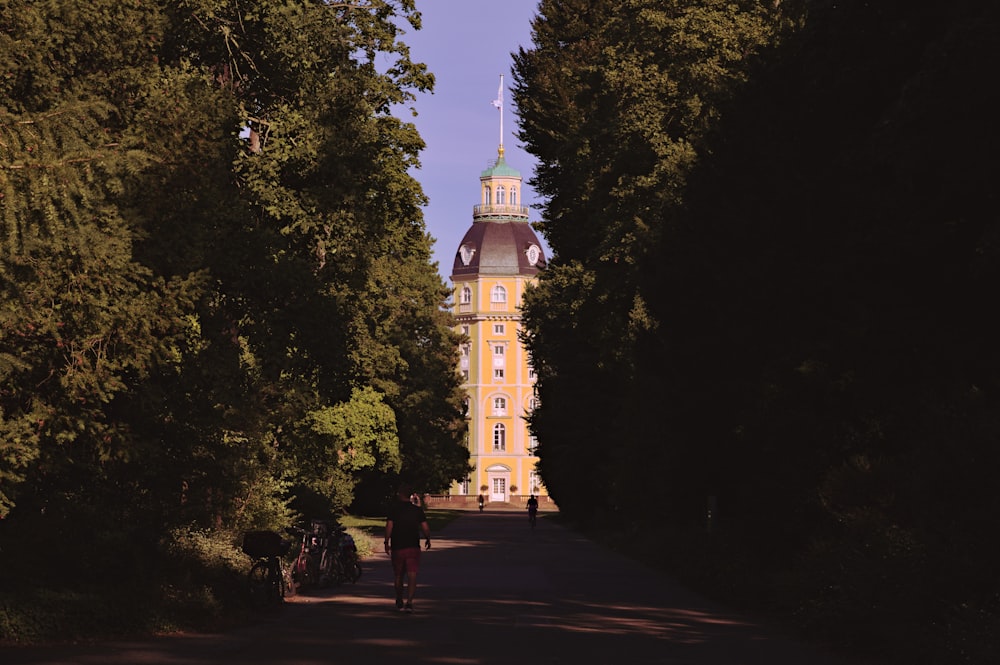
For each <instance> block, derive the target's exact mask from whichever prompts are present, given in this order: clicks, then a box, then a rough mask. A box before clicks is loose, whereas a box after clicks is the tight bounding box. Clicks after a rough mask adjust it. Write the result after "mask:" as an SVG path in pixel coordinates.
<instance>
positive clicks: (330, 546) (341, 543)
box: [290, 519, 361, 588]
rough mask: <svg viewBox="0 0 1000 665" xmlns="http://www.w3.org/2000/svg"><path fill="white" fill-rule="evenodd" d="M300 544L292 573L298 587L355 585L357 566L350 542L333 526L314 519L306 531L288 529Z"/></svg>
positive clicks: (353, 548) (355, 552)
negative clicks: (299, 540)
mask: <svg viewBox="0 0 1000 665" xmlns="http://www.w3.org/2000/svg"><path fill="white" fill-rule="evenodd" d="M290 532H293V533H296V534H298V535H299V536H300V537H301V540H302V544H301V547H300V549H299V555H298V558H297V559H296V561H295V565H294V567H293V570H292V575H293V579H294V581H295V582H297V583H298V584H299V585H300V587H313V588H325V587H329V586H334V585H338V584H343V583H344V582H352V583H353V582H357V581H358V579H359V578H360V577H361V562H360V561H359V559H358V550H357V547H356V545H355V543H354V539H353V538H352V537H351V535H350V534H349V533H347V531H346V530H345V529H344V527H342V526H341V525H340V524H337V523H336V522H332V523H331V522H329V521H327V520H317V519H314V520H312V521H311V522H310V523H309V528H308V529H301V528H296V529H291V530H290Z"/></svg>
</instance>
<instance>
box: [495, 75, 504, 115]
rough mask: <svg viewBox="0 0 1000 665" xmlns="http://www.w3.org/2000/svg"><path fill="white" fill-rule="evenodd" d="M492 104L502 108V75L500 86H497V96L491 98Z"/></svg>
mask: <svg viewBox="0 0 1000 665" xmlns="http://www.w3.org/2000/svg"><path fill="white" fill-rule="evenodd" d="M493 106H495V107H497V108H498V109H499V108H503V77H502V76H501V77H500V87H499V88H497V98H496V99H494V100H493Z"/></svg>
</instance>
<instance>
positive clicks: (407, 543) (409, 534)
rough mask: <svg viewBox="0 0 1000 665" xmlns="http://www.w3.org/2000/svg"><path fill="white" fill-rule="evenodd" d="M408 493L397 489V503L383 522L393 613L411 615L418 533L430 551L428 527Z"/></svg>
mask: <svg viewBox="0 0 1000 665" xmlns="http://www.w3.org/2000/svg"><path fill="white" fill-rule="evenodd" d="M410 493H411V490H410V488H409V487H407V486H405V485H404V486H400V488H399V490H398V491H397V492H396V501H395V502H393V505H392V506H391V507H390V508H389V514H388V515H387V516H386V520H385V553H386V554H390V555H391V556H392V572H393V575H394V578H395V580H394V584H395V588H396V609H398V610H399V611H400V612H403V611H405V612H412V611H413V595H414V594H415V593H416V591H417V571H418V570H420V532H421V531H423V533H424V547H425V548H426V549H430V548H431V527H430V525H429V524H427V516H426V515H425V514H424V509H423V508H421V507H420V506H415V505H413V504H412V503H410ZM404 575H405V576H406V600H405V601H404V600H403V591H404V589H403V576H404Z"/></svg>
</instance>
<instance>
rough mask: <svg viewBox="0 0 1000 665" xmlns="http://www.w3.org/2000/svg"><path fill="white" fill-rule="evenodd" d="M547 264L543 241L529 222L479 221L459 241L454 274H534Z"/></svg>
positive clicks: (462, 275)
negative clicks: (540, 240)
mask: <svg viewBox="0 0 1000 665" xmlns="http://www.w3.org/2000/svg"><path fill="white" fill-rule="evenodd" d="M544 267H545V254H544V252H543V251H542V244H541V243H540V242H539V241H538V236H536V235H535V231H534V229H532V228H531V225H530V224H529V223H528V222H527V221H496V220H490V221H476V222H473V224H472V226H471V227H470V228H469V230H468V231H466V233H465V237H464V238H462V242H461V243H459V246H458V251H457V252H456V253H455V264H454V267H453V268H452V273H451V276H452V278H453V279H454V278H458V277H473V276H475V275H524V276H533V275H537V274H538V271H539V270H541V269H542V268H544Z"/></svg>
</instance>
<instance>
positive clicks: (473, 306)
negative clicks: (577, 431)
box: [451, 145, 546, 502]
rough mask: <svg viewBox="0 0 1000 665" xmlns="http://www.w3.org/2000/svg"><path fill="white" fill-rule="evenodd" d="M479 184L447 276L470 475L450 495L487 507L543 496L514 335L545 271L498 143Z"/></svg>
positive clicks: (515, 176) (522, 357)
mask: <svg viewBox="0 0 1000 665" xmlns="http://www.w3.org/2000/svg"><path fill="white" fill-rule="evenodd" d="M479 181H480V202H479V204H478V205H476V206H474V207H473V212H472V226H471V227H470V228H469V230H468V231H467V232H466V233H465V236H464V237H463V238H462V242H461V243H460V244H459V246H458V251H457V252H456V253H455V261H454V266H453V269H452V274H451V281H452V284H453V287H454V294H453V295H454V297H453V302H454V307H455V312H454V313H455V318H456V322H457V326H458V330H459V332H461V333H462V334H464V335H465V338H466V339H465V341H464V343H463V345H462V352H461V366H460V370H461V373H462V376H463V378H464V388H465V391H466V396H467V397H466V416H467V418H468V420H469V439H468V445H469V452H470V458H471V459H470V462H471V464H472V465H473V467H474V470H473V472H472V475H471V476H470V477H469V478H468V479H467V480H466V482H464V483H460V484H458V485H457V486H456V487H454V488H453V490H452V491H453V493H457V494H478V493H480V492H481V491H483V492H485V494H486V496H487V498H488V500H489V501H494V502H496V501H510V500H511V499H512V498H515V497H517V496H525V495H528V494H536V495H542V496H544V495H545V494H546V492H545V487H544V486H543V485H542V483H541V479H540V478H539V476H538V474H537V471H536V469H535V466H536V464H537V462H538V458H537V457H536V456H535V448H536V445H537V444H536V442H535V440H534V438H533V437H532V436H531V433H530V432H529V430H528V423H527V420H526V419H525V416H526V415H527V414H529V413H530V412H531V410H532V409H533V408H535V406H536V405H537V398H536V396H535V389H534V386H535V375H534V370H533V369H532V368H531V363H530V362H529V358H528V354H527V352H526V350H525V349H524V347H523V346H522V345H521V343H520V341H519V339H518V333H519V332H520V330H521V313H520V305H521V298H522V296H523V295H524V290H525V287H526V286H527V285H528V284H529V283H531V282H532V281H533V280H534V279H535V278H536V276H537V275H538V273H539V271H540V270H542V269H543V268H544V267H545V255H544V253H543V251H542V246H541V243H540V242H539V241H538V237H537V236H536V235H535V232H534V230H533V229H532V228H531V225H530V224H529V222H528V207H527V206H525V205H521V174H520V173H519V172H518V171H516V170H515V169H513V168H511V167H510V166H508V165H507V163H506V161H505V160H504V151H503V145H501V146H500V148H499V150H498V156H497V160H496V162H495V163H493V164H492V165H491V166H490V167H489V168H488V169H486V170H485V171H483V172H482V174H481V175H480V177H479ZM483 488H485V490H484V489H483Z"/></svg>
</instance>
